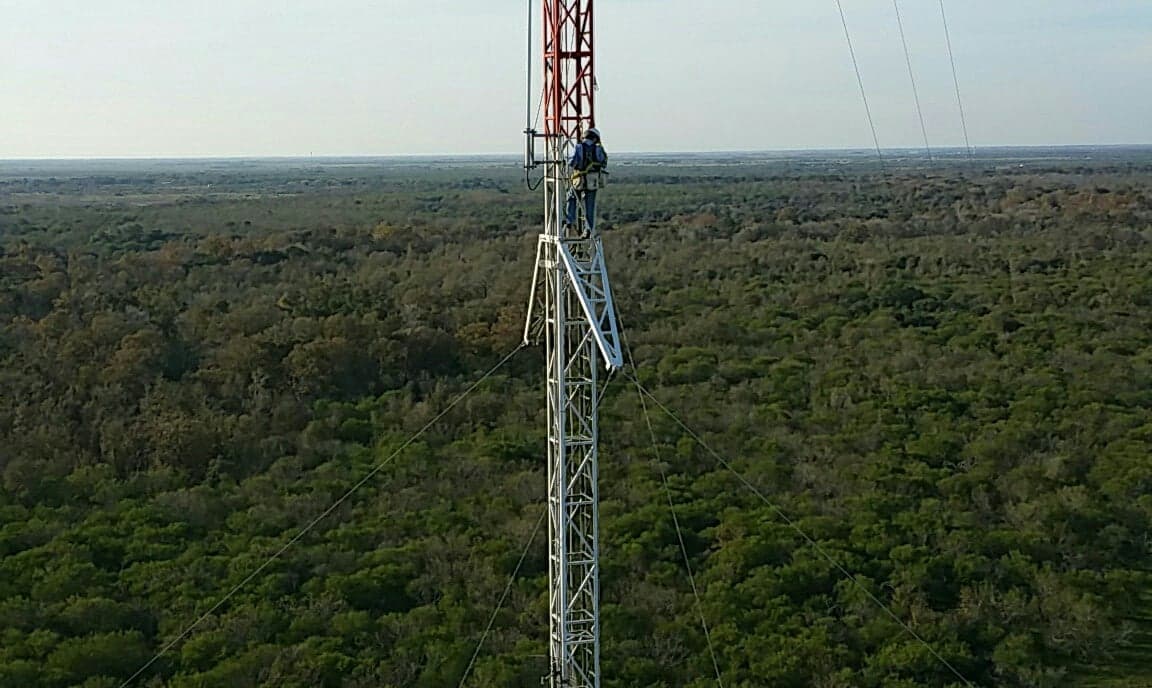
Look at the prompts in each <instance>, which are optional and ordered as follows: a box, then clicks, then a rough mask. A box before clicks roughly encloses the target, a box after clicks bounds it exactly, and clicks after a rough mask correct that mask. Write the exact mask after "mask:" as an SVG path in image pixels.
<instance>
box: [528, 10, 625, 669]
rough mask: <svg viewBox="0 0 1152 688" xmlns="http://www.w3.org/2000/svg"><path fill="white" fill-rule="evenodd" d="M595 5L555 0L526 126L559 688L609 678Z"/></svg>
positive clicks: (607, 307)
mask: <svg viewBox="0 0 1152 688" xmlns="http://www.w3.org/2000/svg"><path fill="white" fill-rule="evenodd" d="M531 1H532V0H529V2H531ZM592 3H593V0H543V4H544V12H543V29H544V31H543V49H544V64H543V67H544V70H543V74H544V89H543V109H544V112H543V114H544V131H543V132H542V133H537V132H536V131H535V130H533V129H530V128H529V129H527V130H526V131H525V133H526V135H527V147H526V150H527V155H526V160H525V167H527V168H535V167H538V166H543V167H544V180H543V181H544V184H543V186H544V232H543V233H542V234H541V235H540V236H539V240H538V243H537V248H536V268H535V271H534V273H533V276H532V290H531V296H530V298H529V304H528V321H527V323H526V325H525V328H524V341H525V343H530V342H532V341H540V340H541V339H542V340H543V341H544V345H545V352H546V354H547V379H548V382H547V388H548V393H547V404H548V534H549V546H548V548H549V551H548V573H549V593H548V596H549V636H550V640H549V658H550V668H549V675H548V677H547V682H548V685H549V686H551V688H600V544H599V536H600V525H599V520H600V519H599V493H598V489H597V478H598V459H599V451H598V444H599V428H598V416H599V403H600V396H601V394H602V385H603V381H602V380H601V379H600V374H601V371H600V362H601V361H603V363H604V367H605V369H607V370H609V371H611V370H616V369H619V368H620V367H621V366H622V364H623V359H622V357H621V350H620V334H619V330H618V327H617V323H616V311H615V307H614V306H613V303H612V289H611V286H610V285H609V283H608V272H607V270H606V268H605V265H604V257H603V246H602V244H601V241H600V237H599V235H597V234H595V233H593V234H592V235H591V236H582V231H581V229H582V227H583V226H584V218H583V217H578V218H577V223H576V226H575V227H574V228H569V229H565V228H564V227H563V225H562V218H563V213H564V204H565V200H566V198H567V196H568V192H569V190H570V188H571V184H572V179H571V175H570V173H569V170H568V166H567V160H568V157H569V155H570V154H571V152H572V150H573V147H574V146H575V145H576V144H577V143H579V140H580V137H581V136H582V135H583V133H584V132H585V131H587V130H588V129H589V128H590V127H592V126H594V124H595V90H596V77H595V71H594V66H595V59H594V52H593V31H592V28H593V22H592ZM537 139H540V140H542V143H543V146H544V149H545V156H544V159H543V160H536V154H535V143H536V141H537ZM577 206H578V207H580V206H583V203H577ZM580 212H583V209H582V208H581V209H580Z"/></svg>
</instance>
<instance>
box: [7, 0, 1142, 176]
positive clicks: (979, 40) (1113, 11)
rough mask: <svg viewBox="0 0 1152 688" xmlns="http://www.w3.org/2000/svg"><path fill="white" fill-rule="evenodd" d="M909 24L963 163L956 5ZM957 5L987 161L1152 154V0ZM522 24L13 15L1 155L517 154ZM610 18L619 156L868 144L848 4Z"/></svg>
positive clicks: (24, 7) (609, 100) (926, 96)
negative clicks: (999, 152)
mask: <svg viewBox="0 0 1152 688" xmlns="http://www.w3.org/2000/svg"><path fill="white" fill-rule="evenodd" d="M842 3H843V7H844V11H845V14H846V17H847V21H848V27H849V30H850V32H851V35H852V40H853V42H854V44H855V48H856V53H857V57H858V58H859V63H860V71H861V75H862V78H863V82H864V90H865V93H866V95H867V98H868V102H869V105H870V106H871V109H872V114H873V116H874V118H875V123H876V132H877V135H878V138H879V140H880V144H881V146H883V147H885V148H899V147H921V146H923V145H924V141H923V136H922V133H921V128H920V120H919V117H918V115H917V110H916V105H915V101H914V99H913V91H912V86H911V81H910V79H909V73H908V67H907V64H906V62H905V58H904V52H903V48H902V46H901V42H900V34H899V31H898V28H897V23H896V14H895V8H894V6H893V2H891V1H890V0H842ZM531 4H532V5H533V11H534V19H535V22H537V23H538V22H539V17H540V8H539V5H540V4H541V3H540V0H532V2H531ZM899 7H900V11H901V14H902V16H903V19H904V26H905V31H906V34H907V38H908V44H909V50H910V53H911V60H912V66H913V73H914V75H915V78H916V86H917V88H918V91H919V95H920V100H921V103H922V106H923V112H924V120H925V125H926V128H927V133H928V141H929V144H930V145H931V146H933V147H944V146H961V145H963V143H964V137H963V132H962V128H961V120H960V114H959V108H958V106H957V99H956V90H955V85H954V82H953V78H952V70H951V66H950V63H949V56H948V48H947V44H946V41H945V33H944V28H943V23H942V21H941V7H940V2H939V0H899ZM945 7H946V9H947V13H948V23H949V28H950V30H951V38H952V44H953V48H954V52H955V62H956V68H957V72H958V75H959V85H960V91H961V95H962V102H963V106H964V111H965V114H966V116H967V123H968V130H969V134H970V138H971V142H972V144H973V145H976V146H994V145H996V146H998V145H1059V144H1148V143H1152V2H1149V0H946V1H945ZM527 11H528V2H527V0H487V1H482V0H471V1H467V2H466V1H465V0H198V1H197V2H184V1H179V2H178V1H177V0H0V159H4V158H72V157H75V158H84V157H201V156H204V157H213V156H307V155H317V156H329V155H419V154H431V155H435V154H478V153H502V152H506V153H513V154H514V153H517V152H519V151H520V150H521V149H522V145H523V144H522V134H521V133H520V132H521V131H522V130H523V128H524V120H525V116H526V113H525V110H526V101H527V100H528V98H527V93H526V84H525V76H526V64H527V60H528V55H527V50H528V45H527ZM595 16H596V49H597V81H598V83H599V91H598V93H597V120H598V121H597V124H598V125H599V126H600V128H601V130H602V131H603V133H604V143H605V145H606V147H607V148H609V150H616V151H620V152H624V151H629V152H666V151H724V150H792V149H822V148H869V147H871V146H872V144H873V141H872V134H871V130H870V128H869V125H868V120H867V118H866V115H865V110H864V106H863V103H862V99H861V95H860V89H859V87H858V85H857V82H856V76H855V72H854V71H853V67H852V61H851V57H850V54H849V51H848V45H847V42H846V40H845V35H844V30H843V27H842V25H841V22H840V15H839V12H838V10H837V7H836V2H835V0H595ZM536 36H537V39H536V40H535V42H534V45H533V46H532V48H533V50H532V56H531V63H532V65H533V67H534V69H533V71H535V72H536V73H537V76H536V78H535V81H534V85H533V90H534V94H533V97H532V104H531V109H532V111H533V112H534V111H535V108H536V100H537V98H538V87H539V83H540V82H539V75H538V73H539V62H540V58H539V56H538V55H537V53H538V52H539V46H538V44H539V40H538V36H539V29H538V28H536Z"/></svg>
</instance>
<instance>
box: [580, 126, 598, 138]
mask: <svg viewBox="0 0 1152 688" xmlns="http://www.w3.org/2000/svg"><path fill="white" fill-rule="evenodd" d="M584 138H586V139H596V140H597V141H599V140H600V130H599V129H597V128H596V127H592V128H591V129H589V130H588V133H586V134H584Z"/></svg>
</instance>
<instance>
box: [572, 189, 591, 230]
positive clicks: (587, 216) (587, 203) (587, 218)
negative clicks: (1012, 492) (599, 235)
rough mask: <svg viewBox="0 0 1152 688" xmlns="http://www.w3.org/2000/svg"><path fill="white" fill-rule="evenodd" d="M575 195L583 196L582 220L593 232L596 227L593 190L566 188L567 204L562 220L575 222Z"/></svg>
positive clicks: (573, 223)
mask: <svg viewBox="0 0 1152 688" xmlns="http://www.w3.org/2000/svg"><path fill="white" fill-rule="evenodd" d="M577 195H580V196H583V197H584V222H585V223H586V224H587V225H588V231H589V232H593V231H595V229H596V192H595V191H577V190H576V189H568V206H567V207H566V208H565V210H564V222H565V223H567V224H570V225H575V224H576V196H577Z"/></svg>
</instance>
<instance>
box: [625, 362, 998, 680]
mask: <svg viewBox="0 0 1152 688" xmlns="http://www.w3.org/2000/svg"><path fill="white" fill-rule="evenodd" d="M628 377H629V378H631V379H632V381H633V382H634V383H635V384H636V387H637V388H638V389H639V390H640V391H641V392H642V393H643V394H644V395H645V396H647V397H648V398H649V399H651V400H652V403H654V404H655V405H656V406H657V407H658V408H659V409H660V410H661V411H663V412H664V413H665V414H666V415H667V416H668V417H669V418H670V419H672V421H673V422H674V423H676V425H678V426H679V427H680V429H681V430H683V431H684V432H686V433H688V436H689V437H691V438H692V439H693V440H694V441H695V442H696V443H697V444H699V445H700V446H701V447H702V448H703V449H704V450H705V451H707V452H708V453H709V454H711V455H712V458H714V459H716V461H717V462H719V463H720V465H721V466H723V467H724V468H725V469H727V470H728V472H729V473H731V474H732V475H733V476H735V478H736V479H737V480H738V481H740V483H741V484H742V485H744V487H746V488H748V490H750V491H751V492H752V493H753V494H754V495H756V496H757V497H759V498H760V500H761V501H762V502H764V504H765V506H767V507H768V508H769V509H771V510H772V512H773V513H775V514H776V516H777V518H779V519H780V520H781V521H783V522H784V524H785V525H787V526H788V527H789V528H791V529H792V530H793V531H794V532H796V534H798V535H799V536H800V537H801V538H803V539H804V541H805V542H807V543H808V544H809V545H811V546H812V548H813V549H814V550H815V551H816V553H817V554H819V555H820V556H821V557H822V558H823V559H824V560H825V561H827V562H828V563H829V564H830V565H831V566H832V567H833V568H835V569H836V570H837V571H839V572H840V575H842V576H843V577H844V578H845V579H846V580H848V581H849V582H851V583H852V584H853V585H855V586H856V587H857V588H858V589H859V590H860V591H861V592H863V593H864V594H865V595H866V596H867V597H868V598H869V599H870V600H872V602H873V603H875V604H876V606H878V607H879V608H880V609H881V610H883V611H884V613H885V614H887V615H888V617H889V618H891V619H892V620H893V621H895V622H896V623H897V624H898V625H899V626H900V627H901V628H902V629H904V631H905V632H906V633H908V634H909V635H910V636H912V637H913V638H914V639H915V640H916V641H917V642H918V643H920V645H922V646H923V647H924V649H926V650H927V651H928V652H929V653H930V654H931V655H932V656H933V657H935V658H936V660H937V661H939V662H940V663H941V664H942V665H943V666H945V667H947V669H948V670H949V671H950V672H952V674H953V675H954V676H956V678H958V679H960V681H961V682H963V683H964V685H966V686H968V687H969V688H976V685H975V684H974V683H972V682H971V681H969V680H968V679H967V678H966V677H965V676H964V674H961V673H960V671H959V670H958V669H957V668H956V667H955V666H953V665H952V663H951V662H949V661H948V660H947V659H945V658H944V656H943V655H941V654H940V653H939V652H938V651H937V650H936V648H934V647H932V646H931V645H930V644H929V643H928V641H927V640H925V639H924V638H923V636H921V635H920V634H919V633H917V632H916V631H915V630H914V629H913V628H912V627H911V626H909V625H908V624H907V623H906V622H905V621H904V620H903V619H901V618H900V617H899V616H897V615H896V613H895V612H893V611H892V609H891V608H890V607H889V606H888V605H886V604H884V601H883V600H881V599H880V598H879V597H877V596H876V595H875V594H874V593H873V592H872V591H871V590H869V589H868V588H867V587H865V585H864V584H863V583H861V582H860V579H859V578H857V577H856V576H855V575H854V574H853V573H851V572H850V571H848V569H846V568H844V566H843V565H841V564H840V562H838V561H837V560H836V558H835V557H833V556H832V555H831V554H829V553H828V551H827V550H825V549H824V548H823V547H821V546H820V543H819V542H817V541H816V539H815V538H813V537H812V536H811V535H809V534H808V533H807V531H805V530H804V529H803V528H801V527H800V524H798V523H796V522H795V521H794V520H792V519H791V518H789V517H788V515H787V514H786V513H784V510H783V509H781V508H780V507H778V506H776V505H775V504H774V503H773V502H772V501H771V500H769V499H768V497H766V496H765V495H764V493H763V492H761V491H760V490H759V489H758V488H757V487H756V486H755V485H753V484H752V483H751V482H749V481H748V479H747V478H745V477H744V476H743V475H742V474H741V473H740V472H739V471H737V470H736V468H735V467H733V466H732V464H731V463H729V462H728V461H727V460H726V459H724V457H723V456H721V455H720V454H719V453H718V452H717V451H716V450H715V449H713V448H712V447H711V445H709V444H708V443H707V442H705V441H704V439H703V438H702V437H700V435H699V434H697V433H696V432H695V431H694V430H692V428H690V427H688V425H687V424H685V423H684V421H682V420H680V417H679V416H677V415H676V414H675V413H673V412H672V410H671V409H669V408H668V407H667V406H665V405H664V404H663V403H661V402H660V400H659V399H657V398H656V397H655V396H654V395H653V394H652V392H650V391H648V389H647V388H645V387H644V385H643V384H641V383H640V380H638V379H637V378H636V376H635V375H632V374H628Z"/></svg>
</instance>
